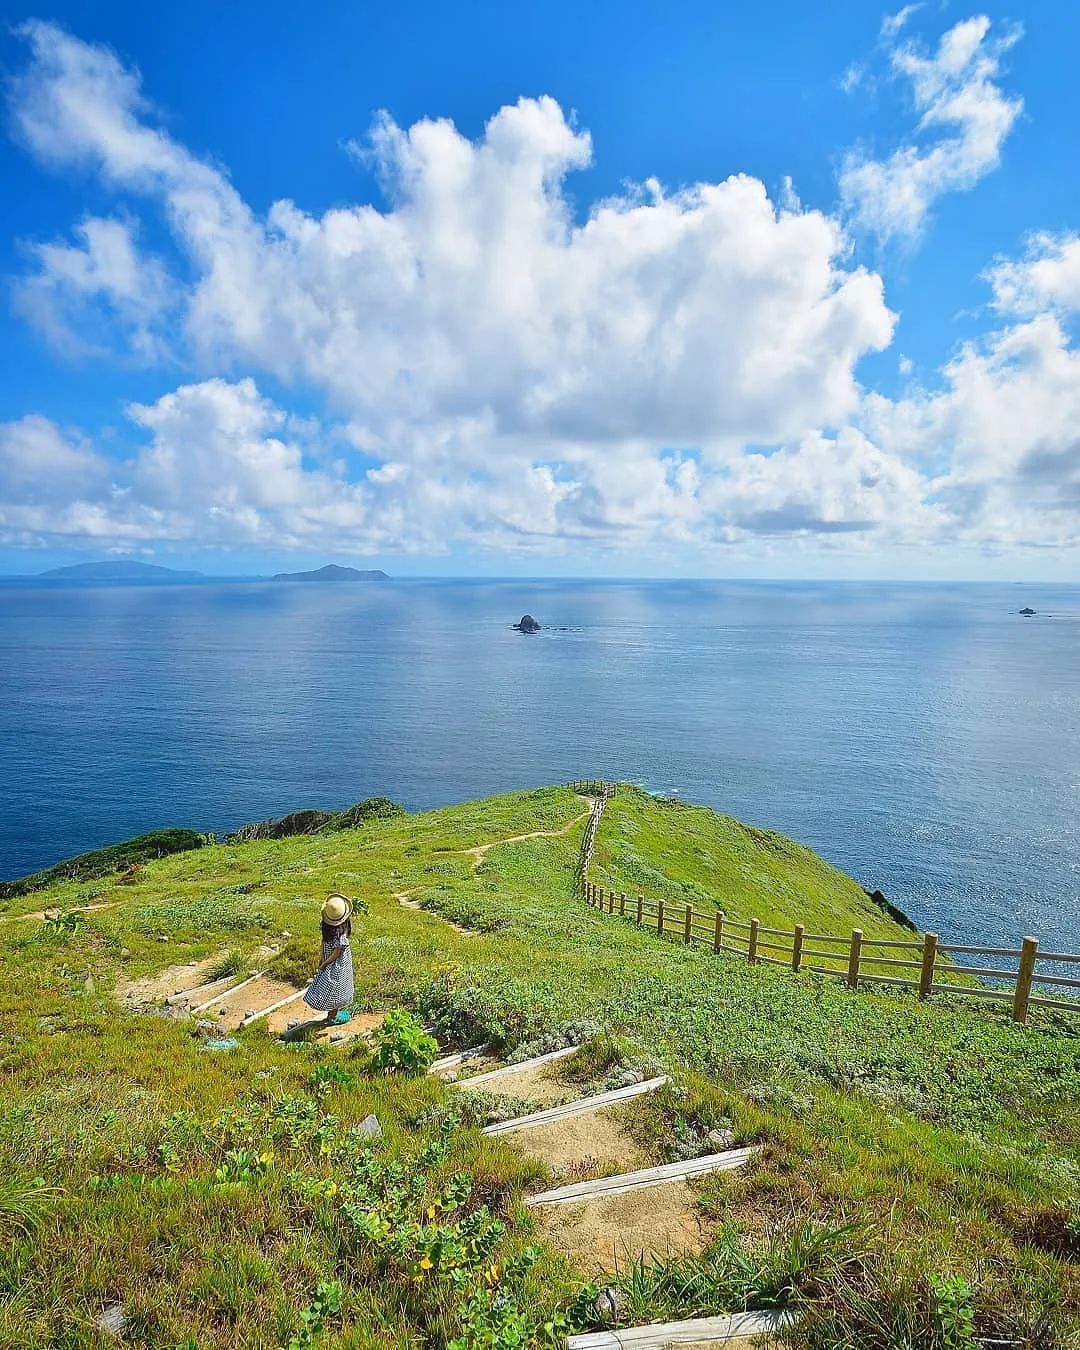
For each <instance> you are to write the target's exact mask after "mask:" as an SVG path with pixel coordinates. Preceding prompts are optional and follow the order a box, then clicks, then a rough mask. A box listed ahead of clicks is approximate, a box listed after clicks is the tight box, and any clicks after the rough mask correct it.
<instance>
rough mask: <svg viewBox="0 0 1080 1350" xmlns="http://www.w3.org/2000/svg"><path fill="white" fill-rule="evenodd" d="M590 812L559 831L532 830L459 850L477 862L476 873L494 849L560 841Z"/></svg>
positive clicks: (585, 812) (583, 812) (575, 818)
mask: <svg viewBox="0 0 1080 1350" xmlns="http://www.w3.org/2000/svg"><path fill="white" fill-rule="evenodd" d="M588 815H589V812H588V811H582V813H581V815H580V816H575V817H574V819H573V820H570V821H567V823H566V824H565V825H560V827H559V828H558V829H557V830H530V831H529V833H528V834H512V835H510V836H509V838H507V839H492V841H491V842H490V843H489V844H477V845H476V846H475V847H474V848H463V849H459V850H458V852H460V853H467V854H468V855H469V856H470V857H471V858H475V859H476V861H475V862H474V864H473V871H475V870H476V869H477V868H478V867H479V866H480V864H481V863H482V862H483V861H484V859H485V858H486V857H487V855H488V853H490V851H491V850H492V849H493V848H498V846H499V845H500V844H520V843H521V842H522V841H523V840H525V839H558V838H559V836H560V835H563V834H569V833H570V831H571V830H572V829H573V828H574V826H575V825H580V824H581V822H582V821H583V820H585V819H587V818H588Z"/></svg>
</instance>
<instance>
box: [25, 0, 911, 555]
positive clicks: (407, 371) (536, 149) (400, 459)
mask: <svg viewBox="0 0 1080 1350" xmlns="http://www.w3.org/2000/svg"><path fill="white" fill-rule="evenodd" d="M21 31H22V33H23V36H24V37H25V38H26V40H27V41H28V43H29V45H30V48H31V60H30V62H29V63H28V65H27V66H26V68H25V69H24V70H23V71H22V72H21V73H20V74H18V75H17V76H16V78H15V79H14V81H13V82H12V85H11V101H12V119H13V124H14V126H15V128H16V133H17V135H18V136H19V137H20V139H21V140H22V142H23V143H24V144H25V145H26V146H27V147H28V148H29V149H30V150H31V152H32V153H33V154H35V155H36V156H37V157H38V158H40V159H41V160H43V161H45V162H47V163H49V164H52V165H56V166H78V167H80V168H83V169H86V168H89V169H90V170H92V171H94V172H95V173H97V174H98V175H99V176H100V178H101V180H102V182H103V183H104V184H105V185H106V186H109V187H111V188H113V189H115V190H116V191H117V192H118V193H121V194H123V196H124V199H125V201H126V203H127V206H128V209H129V210H130V209H132V204H133V203H136V204H137V203H139V202H142V203H144V204H147V205H151V206H154V207H157V208H159V209H160V210H161V211H162V212H163V214H164V218H165V220H166V221H167V223H168V226H169V228H170V230H171V233H172V236H173V239H174V242H175V246H176V249H177V250H178V252H179V254H180V255H182V258H183V262H182V264H181V265H180V266H179V267H177V268H175V269H173V270H174V271H175V272H177V273H183V274H184V275H187V276H189V277H190V278H191V280H190V282H189V283H188V284H187V285H186V287H182V288H179V289H177V288H175V286H174V284H173V283H170V282H168V281H167V280H166V279H165V276H164V272H163V270H162V268H161V267H155V265H154V263H153V262H152V260H139V261H136V260H135V255H134V254H133V253H132V252H131V250H133V249H134V247H135V241H134V236H133V234H132V232H131V231H130V230H128V231H127V232H126V233H121V229H122V227H117V228H116V229H114V230H112V232H111V233H110V235H109V239H108V242H109V243H110V244H111V245H112V252H111V263H110V265H107V264H106V262H105V259H104V250H103V242H104V241H103V225H102V223H101V222H95V223H93V226H91V224H90V223H84V226H83V227H82V231H83V232H82V243H81V245H79V246H77V247H71V248H65V247H63V246H59V245H40V246H38V247H37V250H36V255H37V258H38V261H39V268H38V272H37V274H36V275H35V276H33V277H31V278H29V279H27V280H26V281H25V282H24V284H23V290H22V295H23V305H24V309H25V310H26V311H27V312H29V313H31V316H32V317H34V318H35V320H36V321H37V322H38V323H39V324H40V325H41V326H42V327H44V328H46V329H51V330H52V331H53V332H54V333H59V332H63V333H64V334H65V335H70V334H71V333H72V332H73V320H72V311H73V310H76V311H77V310H79V309H81V308H82V307H83V306H85V305H86V304H88V303H89V302H91V301H93V300H99V301H102V302H104V304H105V305H106V306H108V307H111V308H113V309H114V310H123V311H124V312H125V313H126V314H127V315H128V316H129V323H130V325H131V326H133V327H136V328H137V329H138V331H139V332H140V333H141V334H143V336H142V338H141V339H140V340H141V341H143V342H144V344H145V343H146V342H149V341H150V337H151V336H153V335H156V337H157V339H158V340H159V341H161V342H162V343H166V342H169V343H170V344H171V343H173V342H174V341H175V332H174V328H175V324H176V322H177V317H178V316H179V322H180V324H181V325H182V331H183V347H184V352H185V359H186V360H187V361H188V362H189V363H190V364H191V365H192V366H193V367H195V368H201V369H202V371H204V372H205V373H208V374H209V373H216V372H217V371H220V370H221V369H222V368H229V369H233V368H236V367H239V368H241V369H247V370H250V371H252V372H255V373H259V372H262V373H266V374H269V375H271V376H273V377H275V378H276V379H277V380H279V381H281V382H283V383H285V384H286V385H289V384H301V385H303V386H304V387H305V388H306V389H308V390H313V391H316V392H317V393H318V395H319V396H321V397H322V399H323V400H324V402H325V406H326V408H327V410H328V413H329V415H330V416H332V417H334V418H339V419H342V420H343V421H344V422H345V424H346V427H347V431H346V434H347V436H348V437H349V439H350V440H351V442H352V444H353V445H354V446H355V448H356V449H357V450H359V451H360V452H362V453H363V454H365V455H367V456H368V457H370V458H373V459H375V460H378V461H381V462H384V463H385V464H386V465H392V466H395V467H394V470H393V474H392V475H391V477H392V478H393V482H394V483H395V484H396V486H397V489H398V490H399V491H403V490H404V488H403V485H404V484H409V485H410V490H411V491H412V492H413V493H414V494H423V493H425V492H431V493H432V494H433V495H434V496H435V497H436V498H437V499H438V500H439V501H441V502H444V503H445V502H446V501H447V500H448V499H452V500H456V498H457V495H458V493H459V492H461V491H462V490H465V489H467V492H468V495H469V497H470V498H471V500H472V502H473V509H472V510H470V511H469V512H466V513H463V514H464V515H465V516H467V517H468V518H469V519H471V520H473V521H475V522H477V524H476V528H485V529H486V528H487V527H488V523H489V518H490V516H491V514H492V513H493V512H495V511H501V512H502V513H503V516H502V526H503V528H504V530H505V531H506V532H509V533H510V534H512V535H514V536H515V537H525V536H526V535H530V534H531V533H532V530H526V529H524V528H523V522H522V520H521V519H520V511H519V510H518V507H517V506H516V505H515V503H516V502H518V501H520V500H526V499H527V500H530V501H534V506H535V507H536V510H535V512H533V513H530V516H529V519H530V520H532V521H533V522H534V523H539V524H540V526H541V528H542V529H543V530H548V529H550V530H552V531H554V530H558V529H566V530H568V531H571V532H573V531H578V530H590V529H595V530H596V531H598V532H599V533H601V534H604V533H605V532H607V533H609V534H611V535H612V536H614V535H615V534H616V533H618V531H619V530H620V529H622V530H623V531H624V532H625V534H626V537H627V538H636V537H638V534H639V532H640V530H641V529H644V528H645V522H647V521H648V520H650V519H653V518H654V517H655V516H656V514H657V510H658V503H659V502H666V503H667V504H668V505H669V507H670V519H671V520H675V519H679V520H682V519H683V517H684V516H685V515H686V510H685V504H684V501H683V498H684V496H685V486H679V485H678V484H677V483H676V482H675V480H674V479H673V477H672V475H673V473H674V470H673V469H672V465H673V464H675V463H684V462H689V461H685V460H680V459H679V456H680V455H681V454H682V453H683V452H684V451H685V450H692V451H693V452H694V453H695V454H697V453H699V452H700V454H701V455H702V456H703V457H704V460H705V461H708V459H709V456H710V455H713V454H719V453H722V452H723V451H724V450H725V449H726V448H729V447H733V446H741V445H743V444H746V443H754V444H773V443H778V442H782V441H788V440H796V439H798V438H800V437H802V436H804V435H806V434H808V433H809V432H810V431H812V430H813V429H815V428H817V427H820V426H822V425H828V424H835V423H837V422H840V421H842V420H843V419H845V418H846V417H847V416H849V415H850V414H851V413H852V412H853V411H854V409H855V408H856V406H857V403H858V396H859V390H858V384H857V380H856V377H855V367H856V364H857V362H858V361H859V359H860V358H861V357H862V356H863V355H864V354H865V353H867V352H871V351H876V350H879V349H881V348H882V347H883V346H885V345H887V343H888V342H889V340H890V337H891V333H892V326H893V315H892V314H891V313H890V312H889V310H888V308H887V307H886V305H885V302H884V298H883V290H882V283H881V280H880V278H879V277H878V276H877V275H875V274H874V273H871V272H869V271H867V270H865V269H864V268H861V267H858V266H853V265H852V264H851V262H850V259H849V250H848V245H847V241H846V240H845V238H844V236H843V233H842V230H841V228H840V226H839V225H838V224H837V222H836V221H834V220H832V219H830V218H829V217H827V216H826V215H824V214H822V213H821V212H818V211H812V210H806V209H803V208H802V207H801V206H800V204H799V202H798V198H797V197H796V196H795V194H794V191H793V189H788V190H786V191H785V193H784V195H783V199H782V203H781V204H780V205H779V206H778V205H777V204H776V203H774V202H773V201H771V200H770V198H769V196H768V194H767V192H766V190H765V188H764V187H763V186H762V184H761V183H760V182H758V181H757V180H755V179H753V178H749V177H746V176H744V175H735V176H733V177H731V178H728V179H726V180H725V181H723V182H719V183H700V184H696V185H692V186H690V187H687V188H685V189H683V190H680V191H678V192H668V191H666V190H665V189H664V188H663V187H662V186H661V185H660V184H659V183H658V182H656V181H651V180H650V181H648V182H646V183H644V184H642V185H640V186H639V187H633V188H629V189H627V190H626V191H625V192H624V193H622V194H621V195H619V196H617V197H613V198H609V199H606V200H603V201H600V202H597V203H595V204H594V205H593V206H592V208H591V209H590V210H588V211H587V212H585V213H584V214H583V215H581V216H580V217H579V216H578V215H577V214H576V213H575V210H574V207H573V205H572V202H571V200H570V198H569V196H568V195H567V190H566V180H567V178H568V176H570V175H571V174H572V173H573V172H574V171H575V170H578V169H581V168H583V167H585V166H586V165H587V164H589V163H590V161H591V157H592V153H593V151H592V144H591V141H590V138H589V136H588V133H587V132H586V131H584V130H582V129H581V128H579V127H577V126H576V125H575V124H574V122H573V121H572V120H571V119H569V118H568V117H567V116H566V115H565V114H564V112H563V110H562V109H561V108H560V107H559V105H558V104H557V103H556V102H555V101H554V100H553V99H551V98H538V99H521V100H519V101H518V102H517V103H516V104H513V105H509V106H507V107H504V108H502V109H500V110H499V111H498V112H497V113H495V115H494V116H493V117H492V118H491V120H490V121H489V122H488V124H487V126H486V127H485V129H484V132H483V134H482V135H481V136H480V137H479V138H478V139H477V140H470V139H468V138H466V137H464V136H463V135H462V134H461V133H460V132H459V131H458V130H457V129H456V128H455V127H454V126H453V125H452V124H451V123H450V122H448V121H443V120H427V119H425V120H422V121H419V122H417V123H416V124H414V125H412V126H410V127H400V126H398V125H397V124H396V123H395V122H394V121H393V120H391V119H390V118H389V117H387V116H385V115H383V116H381V117H379V118H378V119H377V120H376V122H375V125H374V127H373V129H372V131H371V133H370V135H369V136H368V137H367V138H366V140H364V141H363V142H362V143H358V142H353V143H351V147H350V148H351V152H352V153H353V155H354V156H355V157H356V158H357V159H359V160H360V161H362V164H363V166H364V167H365V168H370V169H373V170H374V172H375V175H376V177H377V180H378V182H379V184H380V185H381V189H382V192H383V195H384V197H385V200H386V202H387V206H386V207H385V209H378V208H377V207H375V206H372V205H367V204H357V205H354V206H346V207H341V208H338V209H335V210H331V211H328V212H326V213H325V214H323V215H321V216H315V215H312V214H310V213H308V212H306V211H304V210H303V209H302V208H301V207H299V206H298V205H296V204H295V203H293V202H291V201H287V200H285V201H278V202H276V203H274V204H273V205H272V206H271V207H270V209H269V210H268V211H267V212H266V213H265V215H260V214H258V213H256V212H254V211H252V210H251V209H250V208H249V206H248V205H247V204H246V203H245V202H244V201H243V200H242V198H241V197H240V195H239V194H238V193H237V192H236V190H235V189H234V187H233V186H232V184H231V183H230V182H229V180H228V178H227V177H226V175H225V173H224V171H223V170H222V169H220V168H219V167H217V166H216V165H213V164H210V163H208V162H205V161H203V160H201V159H199V158H198V157H197V156H195V155H193V154H192V153H191V152H190V151H188V150H187V149H186V148H185V147H184V146H182V145H181V144H179V143H178V142H177V141H175V140H174V139H173V138H172V137H171V136H170V135H169V134H168V133H166V132H165V131H163V130H162V129H161V128H160V127H159V126H156V125H155V124H154V118H153V111H152V109H151V108H150V107H149V105H148V104H147V102H146V101H145V99H144V98H143V95H142V93H141V88H140V81H139V77H138V73H137V72H136V71H133V70H131V69H129V68H127V67H125V66H124V65H123V63H122V62H121V61H120V60H119V58H118V57H117V56H116V55H115V54H114V53H112V52H110V51H108V50H106V49H104V48H101V47H98V46H94V45H91V44H87V43H83V42H81V41H79V40H78V39H76V38H73V37H71V36H70V35H68V34H67V33H65V32H64V31H62V30H61V29H59V28H57V27H56V26H54V25H50V24H43V23H33V24H30V25H27V26H25V27H24V28H23V29H22V30H21ZM121 261H123V262H124V263H125V265H124V266H121V265H120V263H121ZM166 293H167V294H168V300H169V306H168V310H167V313H165V311H164V310H159V311H158V312H157V313H155V309H154V306H155V303H157V304H163V303H164V301H163V299H162V297H163V296H164V295H165V294H166ZM72 296H74V298H76V299H77V300H78V302H79V304H78V305H75V306H73V305H71V304H67V305H65V306H63V307H62V306H61V303H60V302H61V299H63V300H70V299H71V298H72ZM173 306H175V308H173ZM159 318H160V319H161V320H162V322H161V323H158V322H157V320H158V319H159ZM166 319H167V323H166V322H165V320H166ZM267 453H269V451H267ZM672 456H674V458H672ZM682 472H683V475H684V478H685V476H686V475H687V474H688V473H689V470H686V469H684V470H683V471H682ZM277 473H278V466H277V464H276V461H275V462H274V464H273V467H272V471H271V476H272V477H276V476H277ZM394 475H396V477H395V476H394ZM385 481H386V482H389V481H390V479H389V478H387V479H386V480H385ZM629 482H636V483H638V484H639V485H640V486H641V487H642V489H643V491H644V492H645V493H646V495H647V497H648V500H642V501H640V502H639V503H638V505H637V507H636V508H634V507H632V506H631V504H630V503H629V502H627V501H624V500H623V498H624V496H625V492H624V485H625V484H627V483H629ZM384 485H385V484H384ZM136 486H137V487H138V488H139V490H142V488H143V486H144V485H143V484H138V485H136ZM368 486H370V484H369V485H368ZM248 487H249V488H250V490H252V491H254V484H249V485H248ZM515 489H516V490H515ZM238 491H239V489H238ZM481 499H484V500H483V503H482V504H481ZM586 504H587V505H586ZM635 511H636V513H637V515H636V516H635ZM637 516H640V519H637ZM631 517H634V518H633V519H631ZM545 522H546V523H545ZM680 528H682V526H680ZM495 532H496V533H498V531H495Z"/></svg>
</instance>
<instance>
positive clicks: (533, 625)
mask: <svg viewBox="0 0 1080 1350" xmlns="http://www.w3.org/2000/svg"><path fill="white" fill-rule="evenodd" d="M514 627H515V628H516V629H517V630H518V632H519V633H539V631H540V625H539V624H538V623H537V622H536V620H535V619H534V618H533V616H532V615H531V614H523V615H522V616H521V618H520V619H519V620H518V622H517V623H516V624H514Z"/></svg>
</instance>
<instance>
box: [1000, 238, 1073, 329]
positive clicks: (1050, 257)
mask: <svg viewBox="0 0 1080 1350" xmlns="http://www.w3.org/2000/svg"><path fill="white" fill-rule="evenodd" d="M989 280H990V284H991V286H992V287H993V290H994V308H995V309H997V310H998V311H999V312H1000V313H1002V314H1015V315H1033V314H1038V313H1041V312H1043V311H1047V310H1056V311H1060V312H1062V313H1066V312H1069V311H1076V310H1080V235H1076V234H1061V235H1054V234H1048V233H1046V232H1042V233H1038V234H1035V235H1033V236H1032V237H1031V239H1030V240H1029V241H1028V248H1027V254H1026V256H1025V257H1024V258H1022V259H1015V258H1012V259H1010V258H999V259H998V261H997V262H996V263H995V264H994V266H993V267H992V268H991V269H990V273H989Z"/></svg>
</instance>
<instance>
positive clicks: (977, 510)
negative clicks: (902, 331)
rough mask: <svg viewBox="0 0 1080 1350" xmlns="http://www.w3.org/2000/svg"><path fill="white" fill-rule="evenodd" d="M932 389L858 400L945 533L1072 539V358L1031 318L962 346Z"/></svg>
mask: <svg viewBox="0 0 1080 1350" xmlns="http://www.w3.org/2000/svg"><path fill="white" fill-rule="evenodd" d="M943 373H944V377H945V383H944V387H943V388H942V389H940V390H937V391H934V392H929V393H921V394H917V395H913V396H912V397H911V398H907V399H902V400H899V401H897V402H895V403H894V402H891V401H889V400H887V399H884V398H881V397H880V396H877V395H871V396H869V397H868V398H867V400H866V404H865V408H864V413H863V425H864V427H865V429H866V430H867V432H868V434H870V435H871V436H873V437H874V439H875V440H876V442H877V443H878V444H879V445H881V446H882V447H883V448H884V449H885V450H886V451H888V452H889V453H891V454H894V455H895V454H901V453H902V454H903V455H904V456H906V457H909V458H914V459H915V460H916V461H917V462H919V463H921V465H922V466H923V469H924V471H925V472H926V473H927V475H928V478H929V481H928V488H927V491H928V497H929V498H931V499H932V500H933V501H935V502H937V503H938V504H940V505H941V507H942V508H943V509H944V510H946V511H947V512H948V513H949V515H950V518H951V519H952V521H953V531H954V537H955V538H956V539H959V540H968V541H972V542H976V543H978V544H980V545H983V546H987V545H994V546H998V547H1016V546H1023V547H1029V548H1030V547H1073V546H1076V545H1077V544H1080V352H1078V351H1077V350H1076V349H1075V348H1074V347H1073V346H1072V345H1071V343H1070V341H1069V338H1068V334H1067V333H1066V332H1065V331H1064V329H1063V328H1062V327H1061V324H1060V323H1059V321H1058V320H1057V318H1055V317H1054V316H1053V315H1050V314H1042V315H1039V316H1038V317H1036V318H1034V319H1031V320H1030V321H1027V322H1024V323H1019V324H1014V325H1012V326H1010V327H1007V328H1004V329H1001V330H1000V331H999V332H996V333H993V334H991V335H989V336H988V337H987V338H985V339H983V340H981V341H979V342H972V343H968V344H966V345H965V346H964V347H963V348H962V349H961V351H960V352H959V353H958V354H957V356H956V357H955V358H954V359H953V360H952V361H950V362H949V364H948V365H947V366H946V367H945V369H944V372H943Z"/></svg>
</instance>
